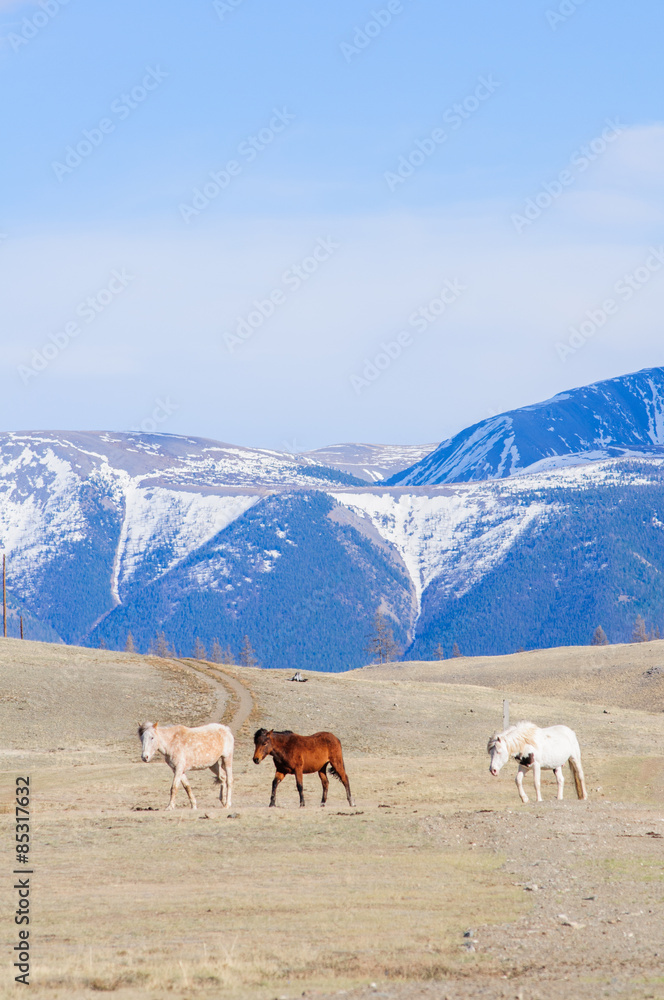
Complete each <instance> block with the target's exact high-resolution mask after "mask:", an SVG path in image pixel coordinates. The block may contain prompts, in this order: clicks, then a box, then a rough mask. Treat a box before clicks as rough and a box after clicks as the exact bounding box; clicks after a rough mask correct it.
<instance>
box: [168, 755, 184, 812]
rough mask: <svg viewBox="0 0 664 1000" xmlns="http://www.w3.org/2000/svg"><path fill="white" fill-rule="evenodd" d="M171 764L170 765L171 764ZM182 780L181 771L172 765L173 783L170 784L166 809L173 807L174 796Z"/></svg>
mask: <svg viewBox="0 0 664 1000" xmlns="http://www.w3.org/2000/svg"><path fill="white" fill-rule="evenodd" d="M171 766H172V765H171ZM181 780H182V771H180V770H179V768H177V767H173V784H172V785H171V798H170V801H169V803H168V805H167V806H166V808H167V809H175V796H176V795H177V793H178V788H179V787H180V782H181Z"/></svg>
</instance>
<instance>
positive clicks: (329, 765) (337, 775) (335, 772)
mask: <svg viewBox="0 0 664 1000" xmlns="http://www.w3.org/2000/svg"><path fill="white" fill-rule="evenodd" d="M327 766H328V767H329V769H330V774H333V775H334V777H335V778H336V779H337V781H340V782H341V784H342V785H343V783H344V779H343V778H342V777H341V775H340V774H339V772H338V771H337V769H336V768H335V766H334V764H332V763H331V762H328V765H327Z"/></svg>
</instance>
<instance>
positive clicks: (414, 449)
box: [300, 444, 436, 484]
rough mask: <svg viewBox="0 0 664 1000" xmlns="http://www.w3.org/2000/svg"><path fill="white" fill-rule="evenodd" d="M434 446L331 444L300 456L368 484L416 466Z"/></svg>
mask: <svg viewBox="0 0 664 1000" xmlns="http://www.w3.org/2000/svg"><path fill="white" fill-rule="evenodd" d="M435 447H436V445H435V444H424V445H418V444H404V445H393V444H332V445H329V446H328V447H327V448H318V449H317V450H316V451H307V452H304V453H303V454H302V455H301V456H300V457H301V458H307V459H308V460H309V461H310V462H314V463H315V464H316V465H329V466H331V467H332V468H333V469H340V470H341V471H342V472H348V473H350V474H351V475H352V476H357V478H358V479H363V480H365V481H366V482H367V483H370V484H371V483H380V482H383V481H384V480H385V479H388V478H389V477H390V476H394V475H395V473H397V472H401V471H402V470H403V469H407V468H409V467H410V466H411V465H415V463H416V462H419V461H421V459H423V458H424V457H425V455H429V454H430V453H431V452H432V451H433V450H434V448H435Z"/></svg>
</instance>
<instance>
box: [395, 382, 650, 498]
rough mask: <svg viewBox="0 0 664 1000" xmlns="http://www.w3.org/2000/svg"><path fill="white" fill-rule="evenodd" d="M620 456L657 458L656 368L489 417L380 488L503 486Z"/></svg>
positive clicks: (572, 390) (564, 393)
mask: <svg viewBox="0 0 664 1000" xmlns="http://www.w3.org/2000/svg"><path fill="white" fill-rule="evenodd" d="M625 455H630V456H648V455H664V368H645V369H644V370H643V371H640V372H635V373H633V374H631V375H623V376H621V377H620V378H612V379H608V380H606V381H604V382H596V383H594V384H593V385H588V386H583V387H582V388H580V389H570V390H569V391H568V392H562V393H560V394H559V395H557V396H554V397H553V398H552V399H548V400H546V401H545V402H543V403H535V404H534V405H532V406H524V407H521V408H520V409H518V410H509V411H508V412H507V413H501V414H499V415H498V416H495V417H489V418H488V419H486V420H482V421H480V423H478V424H473V426H472V427H467V428H466V429H465V430H463V431H461V432H460V433H459V434H457V435H456V436H455V437H453V438H450V439H449V440H447V441H443V442H442V444H440V445H439V446H438V447H437V448H436V449H435V451H433V452H432V453H431V454H430V455H427V456H426V457H425V458H423V459H422V460H421V461H419V462H417V463H416V464H415V465H413V466H412V467H411V468H409V469H405V470H404V471H403V472H397V473H396V474H395V475H393V476H392V478H391V479H389V480H388V482H389V483H390V484H394V485H396V484H400V485H403V486H426V485H432V484H439V483H459V482H468V481H470V480H486V479H503V478H505V477H507V476H513V475H516V474H520V473H524V472H535V471H538V470H540V469H547V468H560V467H561V466H565V465H575V464H580V463H583V462H588V461H595V460H598V459H603V458H612V457H617V456H625Z"/></svg>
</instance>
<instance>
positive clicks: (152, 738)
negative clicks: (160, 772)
mask: <svg viewBox="0 0 664 1000" xmlns="http://www.w3.org/2000/svg"><path fill="white" fill-rule="evenodd" d="M158 725H159V723H158V722H144V723H143V725H142V726H140V727H139V730H138V737H139V739H140V741H141V744H142V747H143V752H142V753H141V760H142V761H143V762H144V763H145V764H147V763H148V762H149V761H151V760H152V758H153V757H154V755H155V753H156V752H157V750H158V749H159V735H158V733H157V726H158Z"/></svg>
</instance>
